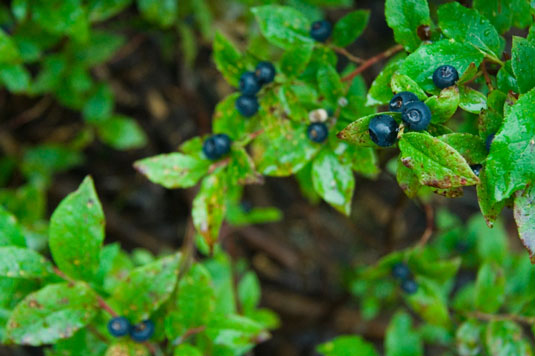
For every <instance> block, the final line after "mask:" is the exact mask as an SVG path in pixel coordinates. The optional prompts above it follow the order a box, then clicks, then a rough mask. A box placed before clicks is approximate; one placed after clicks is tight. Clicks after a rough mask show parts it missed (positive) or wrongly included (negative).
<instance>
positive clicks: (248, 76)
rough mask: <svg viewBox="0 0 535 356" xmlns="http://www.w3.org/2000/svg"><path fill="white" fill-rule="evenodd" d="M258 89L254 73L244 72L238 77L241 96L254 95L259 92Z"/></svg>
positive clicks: (258, 85) (258, 83) (258, 84)
mask: <svg viewBox="0 0 535 356" xmlns="http://www.w3.org/2000/svg"><path fill="white" fill-rule="evenodd" d="M260 87H261V85H260V81H259V80H258V78H257V77H256V74H255V73H254V72H245V73H243V74H242V76H241V77H240V91H241V93H242V94H243V95H249V96H253V95H256V93H258V92H259V91H260Z"/></svg>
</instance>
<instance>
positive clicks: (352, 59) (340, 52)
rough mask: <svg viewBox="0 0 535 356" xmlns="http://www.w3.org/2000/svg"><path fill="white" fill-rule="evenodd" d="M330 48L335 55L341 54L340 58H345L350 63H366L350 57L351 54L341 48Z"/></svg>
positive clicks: (360, 59) (358, 58) (352, 56)
mask: <svg viewBox="0 0 535 356" xmlns="http://www.w3.org/2000/svg"><path fill="white" fill-rule="evenodd" d="M331 48H332V50H333V51H335V52H336V53H339V54H341V55H342V56H345V57H346V58H347V59H349V60H350V61H351V62H354V63H357V64H363V63H364V62H366V61H365V60H364V59H362V58H360V57H357V56H354V55H352V54H351V53H350V52H349V51H348V50H347V49H345V48H342V47H336V46H332V47H331Z"/></svg>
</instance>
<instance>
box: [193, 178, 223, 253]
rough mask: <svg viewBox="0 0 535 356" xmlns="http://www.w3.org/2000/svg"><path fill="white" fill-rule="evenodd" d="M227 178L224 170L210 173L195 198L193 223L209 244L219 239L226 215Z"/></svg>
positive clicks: (211, 244)
mask: <svg viewBox="0 0 535 356" xmlns="http://www.w3.org/2000/svg"><path fill="white" fill-rule="evenodd" d="M226 178H227V177H226V176H225V174H224V173H223V171H219V172H215V173H212V174H210V175H209V176H207V177H206V178H204V180H203V181H202V183H201V188H200V190H199V193H198V194H197V196H196V197H195V200H193V209H192V215H193V224H194V225H195V228H196V229H197V231H198V232H199V234H201V235H202V237H203V238H204V240H205V242H206V243H207V244H208V245H209V246H213V244H214V243H215V242H216V241H217V238H218V236H219V229H220V228H221V224H222V223H223V218H224V217H225V210H226V201H225V196H226V190H227V182H226Z"/></svg>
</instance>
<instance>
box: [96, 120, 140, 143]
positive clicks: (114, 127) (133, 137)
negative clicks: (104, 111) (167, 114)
mask: <svg viewBox="0 0 535 356" xmlns="http://www.w3.org/2000/svg"><path fill="white" fill-rule="evenodd" d="M97 128H98V134H99V136H100V139H101V140H102V141H103V142H104V143H106V144H108V145H110V146H112V147H113V148H116V149H118V150H130V149H135V148H141V147H143V146H145V145H146V143H147V136H146V135H145V132H144V131H143V129H142V128H141V126H139V124H138V123H137V122H136V121H135V120H134V119H132V118H130V117H126V116H112V117H110V118H108V119H106V120H104V121H102V122H98V123H97Z"/></svg>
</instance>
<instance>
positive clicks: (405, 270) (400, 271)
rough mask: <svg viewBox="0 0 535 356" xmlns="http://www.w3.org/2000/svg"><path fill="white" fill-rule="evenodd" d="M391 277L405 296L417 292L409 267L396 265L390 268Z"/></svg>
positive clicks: (416, 285)
mask: <svg viewBox="0 0 535 356" xmlns="http://www.w3.org/2000/svg"><path fill="white" fill-rule="evenodd" d="M392 276H393V277H394V278H395V279H397V280H398V281H399V282H400V283H401V289H402V290H403V291H404V292H405V293H407V294H414V293H416V292H417V291H418V283H416V281H415V280H414V277H413V276H412V273H411V271H410V269H409V267H408V266H407V265H406V264H405V263H403V262H399V263H396V264H395V265H394V266H393V267H392Z"/></svg>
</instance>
